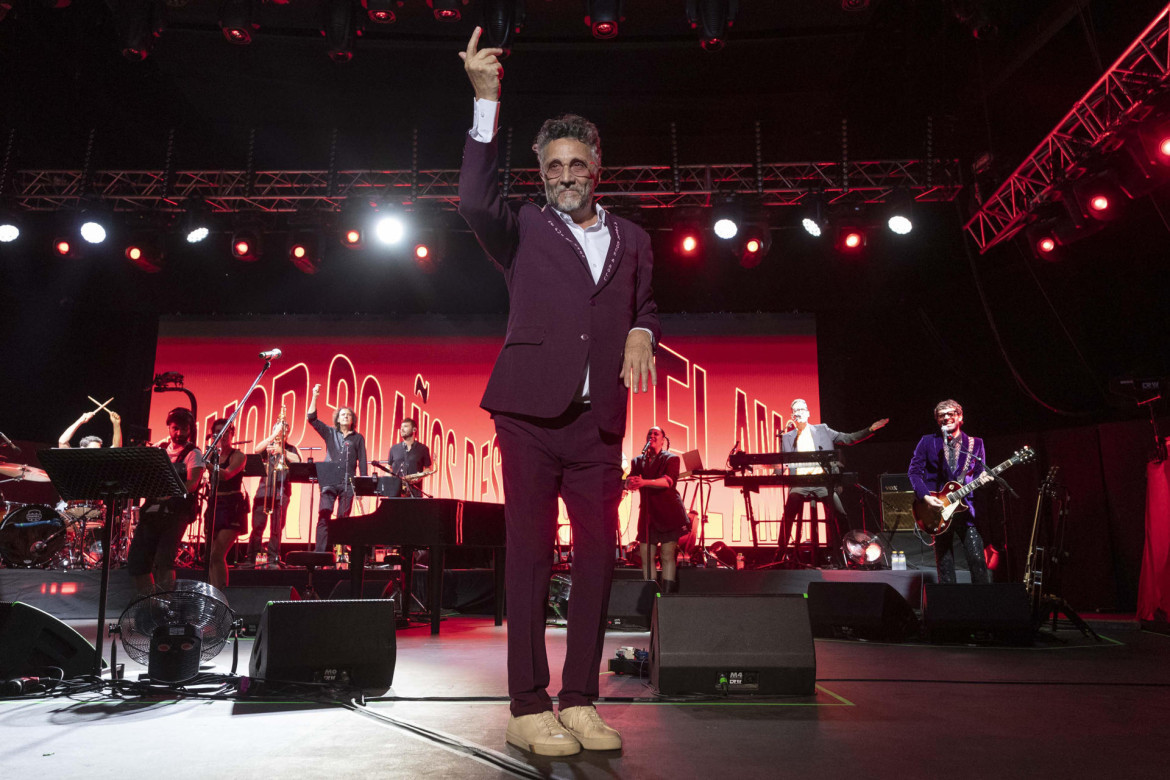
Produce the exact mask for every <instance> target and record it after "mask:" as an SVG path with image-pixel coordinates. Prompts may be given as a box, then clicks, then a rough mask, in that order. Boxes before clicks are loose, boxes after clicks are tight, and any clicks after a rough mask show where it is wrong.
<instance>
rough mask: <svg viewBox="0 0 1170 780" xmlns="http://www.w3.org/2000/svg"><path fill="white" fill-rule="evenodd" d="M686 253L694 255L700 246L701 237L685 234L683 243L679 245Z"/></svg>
mask: <svg viewBox="0 0 1170 780" xmlns="http://www.w3.org/2000/svg"><path fill="white" fill-rule="evenodd" d="M679 248H680V249H682V251H683V253H684V254H688V255H693V254H694V253H695V250H697V249H698V248H699V238H698V236H695V235H693V234H689V233H688V234H687V235H685V236H683V239H682V243H681V244H680V245H679Z"/></svg>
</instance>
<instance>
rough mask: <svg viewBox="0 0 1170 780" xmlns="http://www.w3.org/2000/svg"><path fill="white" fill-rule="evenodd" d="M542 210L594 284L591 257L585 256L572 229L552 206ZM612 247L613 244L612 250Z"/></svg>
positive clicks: (586, 276) (590, 281)
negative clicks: (555, 212)
mask: <svg viewBox="0 0 1170 780" xmlns="http://www.w3.org/2000/svg"><path fill="white" fill-rule="evenodd" d="M541 211H542V212H543V213H544V218H545V219H546V220H547V221H548V224H549V227H551V228H552V229H553V232H555V233H556V234H557V235H558V236H560V237H561V238H562V239H564V240H565V241H566V242H567V243H568V244H569V246H570V247H572V248H573V252H574V253H576V255H577V259H578V260H580V261H581V270H583V271H584V272H585V278H586V279H588V280H589V283H590V284H593V272H592V271H590V270H589V258H587V257H586V256H585V250H584V249H582V248H581V245H580V244H578V243H577V239H576V238H574V237H573V233H572V231H570V230H569V228H568V226H566V225H565V223H564V222H563V221H562V220H561V218H560V217H558V216H557V215H556V214H554V213H553V209H552V208H551V207H550V206H545V207H544V208H542V209H541ZM612 248H613V247H612V244H611V246H610V249H611V251H612Z"/></svg>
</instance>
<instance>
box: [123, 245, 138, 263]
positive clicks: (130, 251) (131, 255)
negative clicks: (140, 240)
mask: <svg viewBox="0 0 1170 780" xmlns="http://www.w3.org/2000/svg"><path fill="white" fill-rule="evenodd" d="M126 259H127V260H141V259H142V250H141V249H139V248H138V247H136V246H128V247H126Z"/></svg>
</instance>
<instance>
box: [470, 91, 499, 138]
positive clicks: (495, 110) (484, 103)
mask: <svg viewBox="0 0 1170 780" xmlns="http://www.w3.org/2000/svg"><path fill="white" fill-rule="evenodd" d="M499 117H500V102H499V101H498V100H481V99H479V98H476V99H475V119H474V121H473V122H472V123H471V137H472V138H474V139H475V140H476V141H479V142H480V143H481V144H486V143H489V142H490V141H491V140H492V139H493V138H495V137H496V126H497V125H496V123H497V121H498V120H499Z"/></svg>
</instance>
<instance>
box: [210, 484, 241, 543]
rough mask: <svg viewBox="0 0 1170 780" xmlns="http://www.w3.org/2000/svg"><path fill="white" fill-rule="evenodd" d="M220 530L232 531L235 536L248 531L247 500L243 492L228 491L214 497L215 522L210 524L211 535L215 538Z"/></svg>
mask: <svg viewBox="0 0 1170 780" xmlns="http://www.w3.org/2000/svg"><path fill="white" fill-rule="evenodd" d="M206 517H207V515H206V514H205V515H204V518H205V519H206ZM220 531H233V532H235V534H236V535H237V536H240V535H243V534H246V533H247V532H248V502H247V501H246V500H245V499H244V494H243V493H228V494H226V495H222V496H218V497H217V498H216V499H215V522H214V523H212V524H211V537H212V538H215V537H216V536H218V535H219V532H220Z"/></svg>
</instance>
